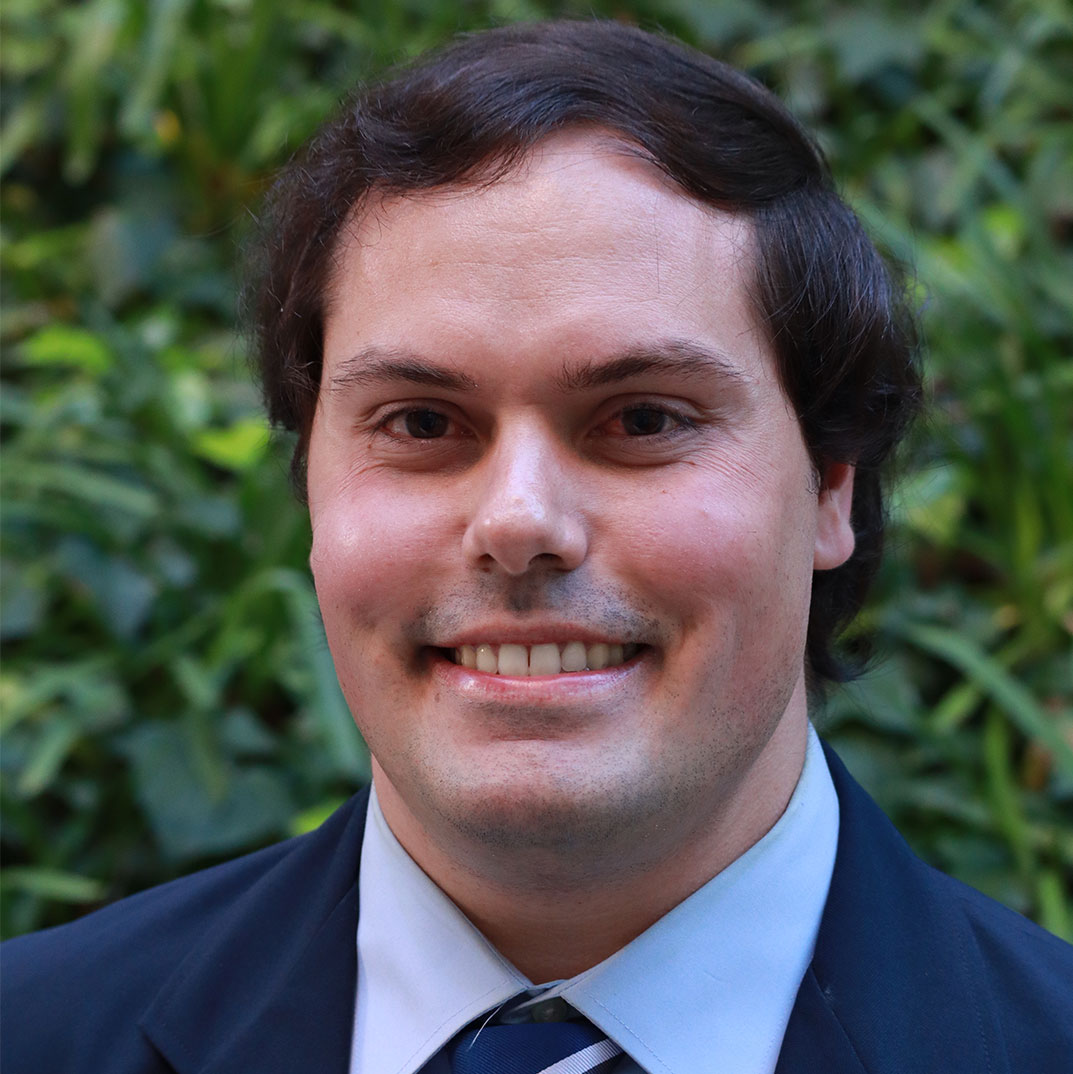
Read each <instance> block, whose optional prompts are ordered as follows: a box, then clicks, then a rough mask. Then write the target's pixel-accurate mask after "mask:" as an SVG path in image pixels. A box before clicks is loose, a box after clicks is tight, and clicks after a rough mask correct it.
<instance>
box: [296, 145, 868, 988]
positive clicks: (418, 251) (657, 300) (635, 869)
mask: <svg viewBox="0 0 1073 1074" xmlns="http://www.w3.org/2000/svg"><path fill="white" fill-rule="evenodd" d="M751 243H752V235H751V232H750V229H749V227H748V224H747V223H746V222H745V221H744V220H742V219H741V218H738V217H735V216H732V215H729V214H725V213H720V212H717V211H715V210H713V209H711V208H709V207H706V206H703V205H700V204H699V203H697V202H695V201H693V200H692V199H690V198H688V197H687V196H685V195H683V194H682V193H681V192H680V191H679V190H678V189H677V188H676V187H674V186H672V185H671V184H670V183H669V182H668V181H667V180H666V179H665V178H664V177H663V176H662V175H661V174H660V173H659V172H658V171H657V170H656V169H655V168H654V167H653V166H652V165H651V164H649V163H647V162H646V161H644V160H643V159H641V158H640V156H639V155H638V154H636V153H634V152H632V151H631V150H630V149H629V148H628V147H626V146H623V145H622V144H621V143H618V142H616V141H615V140H614V139H613V138H611V137H609V136H604V135H602V134H601V133H600V132H594V131H573V132H569V133H566V134H562V135H557V136H556V137H554V138H552V139H549V140H547V141H546V142H544V143H542V144H541V145H540V146H539V147H538V148H537V150H535V151H534V152H533V153H532V154H530V156H529V157H528V158H527V160H526V161H525V162H524V163H523V165H522V166H521V167H520V168H519V169H518V170H517V171H515V172H514V173H512V174H511V175H510V176H508V177H506V178H504V179H502V180H500V181H498V182H496V183H494V184H492V185H490V186H487V187H483V188H482V187H469V188H464V189H449V190H440V191H436V192H431V193H422V194H420V195H416V196H407V197H396V198H390V199H382V200H380V201H378V202H376V203H375V204H372V205H370V206H367V207H365V208H364V209H363V211H362V212H361V213H359V214H356V216H355V219H354V220H353V222H352V224H351V226H350V228H349V229H348V231H347V233H346V235H345V236H344V237H343V239H342V241H341V244H340V248H339V250H338V254H337V270H336V273H335V276H334V279H333V281H332V286H331V291H330V301H329V306H328V311H327V316H326V322H325V344H324V371H323V377H322V382H321V392H320V397H319V400H318V405H317V409H316V413H315V417H314V422H313V427H312V431H311V438H310V451H309V471H308V489H309V506H310V515H311V520H312V528H313V547H312V555H311V564H312V568H313V574H314V578H315V581H316V587H317V593H318V597H319V599H320V604H321V608H322V611H323V616H324V623H325V628H326V630H327V636H328V642H329V645H330V647H331V651H332V655H333V658H334V660H335V665H336V669H337V671H338V674H339V679H340V682H341V684H342V687H343V691H344V693H345V695H346V697H347V700H348V702H349V704H350V707H351V710H352V711H353V713H354V717H355V720H356V721H357V724H358V726H359V727H360V728H361V731H362V733H363V734H364V736H365V739H366V741H367V742H368V744H369V746H370V749H371V751H372V753H373V756H374V765H373V768H374V779H375V783H376V787H377V793H378V795H379V797H380V801H381V804H382V807H383V810H384V813H385V816H386V818H387V820H388V823H389V824H390V826H391V828H392V830H393V831H394V833H395V835H396V836H397V837H398V839H399V840H400V842H401V843H402V845H403V846H404V847H405V848H406V850H407V851H408V852H409V853H410V855H411V856H412V857H413V858H414V859H415V861H417V863H418V864H419V865H420V866H421V867H422V868H423V869H424V870H425V872H426V873H428V875H429V876H430V877H432V879H433V880H435V881H436V882H437V883H438V884H439V885H440V886H441V887H442V888H443V889H444V891H446V892H447V894H448V895H450V896H451V897H452V898H453V899H454V900H455V902H456V903H457V904H458V905H459V906H460V907H461V908H462V909H463V910H464V911H465V912H466V913H467V914H468V915H469V917H470V918H471V920H473V921H474V923H475V924H477V926H478V927H479V928H481V929H482V931H483V932H484V933H485V935H486V936H488V938H489V939H490V941H491V942H492V943H493V944H495V946H496V947H497V948H498V949H499V950H500V951H501V952H502V953H503V954H504V955H505V956H506V957H508V958H510V959H511V960H512V961H513V962H514V963H515V965H517V966H518V967H519V968H520V969H521V970H522V971H523V972H525V973H526V974H527V975H528V976H529V977H530V978H532V979H533V980H535V981H540V980H550V979H555V978H558V977H565V976H570V975H572V974H574V973H577V972H579V971H580V970H582V969H584V968H587V967H588V966H591V965H593V964H595V963H596V962H598V961H600V960H601V959H603V958H605V957H607V956H608V955H609V954H611V953H612V952H613V951H615V950H616V949H618V948H619V947H621V946H622V945H623V944H625V943H627V942H628V941H629V940H630V939H632V938H633V937H634V936H636V935H637V934H639V933H640V932H641V931H643V930H644V929H645V928H647V927H648V926H649V925H650V924H652V922H654V921H655V920H657V919H658V918H659V917H660V916H662V914H664V913H666V912H667V911H668V910H669V909H671V908H672V907H673V906H675V905H676V904H677V903H678V902H680V901H681V900H682V899H684V898H686V897H687V896H688V895H689V894H691V893H692V892H693V891H695V890H696V889H697V888H698V887H700V886H701V885H702V884H704V883H705V882H706V881H707V880H708V879H710V878H711V877H712V876H714V875H715V874H716V873H718V872H719V871H720V870H721V869H722V868H724V867H725V866H726V865H727V864H729V862H731V861H733V860H734V859H735V858H737V857H738V856H739V855H740V854H742V853H744V851H745V850H747V849H748V848H749V847H750V846H751V845H752V844H753V843H755V842H756V841H757V840H758V839H759V838H760V837H761V836H763V834H764V833H765V832H766V831H767V830H768V829H769V828H770V827H771V826H772V825H773V824H774V822H775V821H776V820H777V819H778V817H779V816H780V814H781V813H782V811H783V809H784V808H785V806H786V803H787V801H788V800H789V797H790V795H791V794H792V792H793V788H794V786H795V784H796V782H797V779H798V776H799V774H800V771H801V766H802V763H803V759H804V750H805V741H806V728H807V710H806V696H805V683H804V655H803V654H804V647H805V629H806V625H807V621H808V607H809V597H810V586H811V578H812V572H813V570H814V569H818V570H825V569H830V568H833V567H835V566H838V565H839V564H841V563H842V562H844V561H845V560H846V559H847V558H848V556H849V555H850V553H851V551H852V547H853V536H852V530H851V528H850V524H849V509H850V499H851V492H852V478H853V474H852V468H851V467H849V466H846V465H832V466H830V467H828V469H827V471H826V472H825V473H824V474H822V475H818V474H816V473H815V472H814V469H813V467H812V465H811V464H810V461H809V457H808V454H807V451H806V449H805V445H804V443H803V441H802V437H801V432H800V429H799V426H798V423H797V420H796V418H795V416H794V414H793V412H792V410H791V409H790V407H789V405H788V403H787V400H786V397H785V395H784V393H783V391H782V389H781V387H780V384H779V382H778V379H777V376H776V373H775V367H774V362H773V359H772V355H771V350H770V346H769V344H768V342H767V340H766V339H765V337H764V334H763V332H762V331H761V329H760V327H759V325H758V323H757V321H756V318H755V316H754V314H753V311H752V307H751V305H750V302H749V299H748V295H747V287H748V283H749V279H750V273H751V270H752V259H751ZM616 363H617V364H616ZM415 432H416V433H417V434H418V435H415ZM575 639H579V640H582V641H586V642H589V643H592V642H597V641H619V642H632V643H636V644H640V645H642V649H641V651H640V652H639V654H638V655H637V656H636V657H635V658H634V659H633V660H631V661H629V662H628V663H627V664H625V665H623V666H621V667H618V668H613V669H607V670H605V671H597V672H582V673H577V674H571V675H559V676H554V677H543V678H528V679H526V678H514V677H504V676H494V675H488V674H484V673H479V672H476V671H469V670H467V669H465V668H462V667H460V666H458V665H456V664H454V663H452V662H451V661H450V660H448V659H447V658H445V656H444V655H443V650H449V649H451V648H452V647H455V646H459V645H462V644H466V643H469V644H476V643H479V642H482V641H483V642H494V643H502V642H515V643H520V644H536V643H540V642H547V641H557V642H561V643H565V642H567V641H570V640H575ZM564 901H565V902H568V904H569V906H570V913H569V915H566V914H563V913H562V906H563V905H564ZM564 919H566V920H564Z"/></svg>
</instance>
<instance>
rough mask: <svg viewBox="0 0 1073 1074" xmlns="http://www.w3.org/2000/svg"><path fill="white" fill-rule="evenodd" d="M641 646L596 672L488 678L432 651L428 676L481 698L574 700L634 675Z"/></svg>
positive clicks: (647, 651)
mask: <svg viewBox="0 0 1073 1074" xmlns="http://www.w3.org/2000/svg"><path fill="white" fill-rule="evenodd" d="M651 651H652V650H651V649H649V648H647V647H645V648H642V649H641V651H640V652H638V653H636V654H635V655H634V656H633V657H631V658H630V659H629V660H627V661H626V662H625V663H624V664H616V665H615V666H614V667H610V668H601V669H600V670H599V671H569V672H564V673H562V674H560V675H536V676H528V675H525V676H522V675H490V674H489V673H488V672H486V671H476V670H475V669H472V668H467V667H463V666H462V665H461V664H456V663H454V662H453V661H451V660H448V659H447V657H445V656H444V655H443V654H442V653H441V652H440V651H439V650H438V649H436V650H432V674H433V676H434V678H435V679H436V680H438V681H439V682H440V683H442V684H443V685H445V686H448V687H450V688H452V689H454V690H456V691H459V692H461V693H465V694H469V695H470V696H474V697H476V696H478V695H479V696H481V697H482V698H488V697H497V698H501V699H502V700H504V701H506V700H508V699H510V698H515V699H528V700H530V701H535V700H537V699H538V698H542V697H546V698H548V699H549V700H553V699H557V698H564V697H576V698H579V697H581V696H583V695H585V694H590V693H594V692H599V691H604V690H609V689H614V688H616V687H618V686H620V685H621V684H622V683H623V682H624V681H625V680H627V679H629V678H631V677H632V676H634V675H636V674H637V673H638V671H639V670H640V668H641V665H642V664H643V662H644V660H645V657H646V656H647V655H648V654H650V653H651Z"/></svg>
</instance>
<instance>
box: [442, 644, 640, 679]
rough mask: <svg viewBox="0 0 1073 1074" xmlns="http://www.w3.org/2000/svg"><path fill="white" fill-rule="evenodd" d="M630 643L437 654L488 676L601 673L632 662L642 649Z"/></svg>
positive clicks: (483, 647) (490, 647)
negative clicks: (606, 669)
mask: <svg viewBox="0 0 1073 1074" xmlns="http://www.w3.org/2000/svg"><path fill="white" fill-rule="evenodd" d="M642 648H643V647H642V646H641V645H635V644H633V643H632V642H631V643H626V644H621V645H619V644H610V643H608V644H605V643H603V642H598V643H596V644H594V645H586V644H585V643H584V642H582V641H569V642H566V643H564V644H562V645H559V644H557V643H555V642H546V643H543V644H540V645H512V644H504V645H496V644H495V643H492V642H486V643H482V644H480V645H462V646H459V647H458V648H456V649H441V650H440V652H441V653H443V655H444V656H445V657H446V658H447V659H448V660H450V661H451V663H453V664H458V665H459V666H461V667H464V668H469V669H470V670H471V671H481V672H484V673H485V674H487V675H512V676H515V677H524V676H537V675H562V674H573V673H576V672H579V671H603V670H604V669H605V668H614V667H619V666H620V665H622V664H625V663H626V662H627V661H629V660H632V659H633V658H634V657H635V656H636V655H637V654H638V653H639V652H640V651H641V649H642Z"/></svg>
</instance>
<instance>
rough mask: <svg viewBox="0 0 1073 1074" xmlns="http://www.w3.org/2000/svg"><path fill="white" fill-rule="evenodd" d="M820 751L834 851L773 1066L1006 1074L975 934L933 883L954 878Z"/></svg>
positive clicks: (783, 1069)
mask: <svg viewBox="0 0 1073 1074" xmlns="http://www.w3.org/2000/svg"><path fill="white" fill-rule="evenodd" d="M825 750H826V753H827V761H828V764H829V766H830V769H831V776H832V779H833V780H834V783H835V789H836V791H837V792H838V799H839V810H840V818H839V837H838V854H837V857H836V860H835V869H834V874H833V876H832V878H831V889H830V892H829V894H828V898H827V905H826V907H825V909H824V914H823V919H822V922H821V924H820V932H819V936H818V938H817V943H816V952H815V955H814V957H813V961H812V965H811V967H810V968H809V972H808V973H807V974H806V976H805V980H804V981H803V983H802V985H801V989H800V991H799V992H798V996H797V1000H796V1002H795V1005H794V1009H793V1012H792V1014H791V1017H790V1023H789V1026H788V1027H787V1032H786V1037H785V1039H784V1043H783V1049H782V1053H781V1055H780V1058H779V1065H778V1068H777V1074H797V1072H802V1074H804V1072H806V1071H817V1070H822V1071H824V1072H825V1074H862V1072H865V1071H867V1074H934V1072H935V1071H943V1072H944V1074H962V1072H964V1074H980V1072H983V1071H988V1072H991V1074H1000V1072H1006V1074H1008V1067H1007V1064H1006V1060H1005V1055H1004V1049H1003V1047H1002V1042H1001V1040H998V1039H996V1037H995V1034H996V1029H995V1021H994V1018H993V1017H992V1015H991V1011H990V1006H989V1005H990V999H989V995H988V992H987V985H986V974H985V972H984V968H983V965H982V962H981V960H980V956H979V952H978V951H977V949H976V945H975V942H974V940H973V937H972V934H971V930H970V928H969V925H968V923H967V921H966V919H965V916H964V914H963V913H962V912H961V911H960V907H959V903H958V901H957V899H956V898H955V897H953V896H952V895H951V893H950V891H949V890H940V885H949V884H950V883H951V882H950V881H949V880H948V879H947V878H945V877H942V876H941V875H940V874H937V873H935V872H934V871H933V870H931V869H929V867H928V866H926V865H925V864H924V863H923V862H921V861H920V860H919V859H918V858H917V857H916V856H915V855H914V854H913V853H912V851H911V850H910V849H909V847H908V846H907V845H906V844H905V842H904V841H903V840H902V838H901V836H899V835H898V833H897V832H896V831H895V830H894V828H893V826H892V825H891V823H890V821H889V820H887V818H886V817H885V816H884V815H883V813H882V812H881V811H880V809H879V807H878V806H877V805H876V804H875V803H874V802H873V801H872V800H871V799H870V798H869V797H868V795H867V794H865V792H864V791H863V790H862V789H861V788H860V786H858V784H857V783H856V782H855V781H854V780H853V778H852V777H851V776H850V775H849V773H848V772H847V771H846V769H845V767H844V766H843V765H842V763H841V761H839V759H838V758H837V757H836V756H835V754H834V753H833V752H832V751H831V750H829V749H827V747H825Z"/></svg>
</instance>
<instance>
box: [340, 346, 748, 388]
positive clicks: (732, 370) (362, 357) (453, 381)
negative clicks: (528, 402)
mask: <svg viewBox="0 0 1073 1074" xmlns="http://www.w3.org/2000/svg"><path fill="white" fill-rule="evenodd" d="M651 374H658V375H662V376H672V377H676V378H678V379H687V380H690V379H701V378H704V379H707V378H710V377H713V376H714V377H719V378H724V379H727V380H745V379H747V378H746V376H745V374H744V373H743V372H742V371H741V370H740V369H739V368H738V367H737V366H736V365H735V364H734V363H733V362H732V361H731V360H730V359H728V358H727V357H725V356H724V355H722V354H719V353H718V352H716V351H713V350H710V349H709V348H707V347H703V346H701V345H700V344H697V343H693V342H690V341H689V340H680V339H670V340H661V341H658V342H655V343H650V344H645V345H643V346H638V347H631V348H630V349H629V350H627V351H625V352H624V353H623V354H619V355H617V356H616V357H614V358H610V359H600V358H592V359H589V360H588V361H584V362H576V363H571V364H566V365H564V366H563V369H562V372H560V373H559V375H558V376H557V377H556V381H555V382H556V386H557V387H558V388H559V390H560V391H563V392H579V391H587V390H591V389H593V388H601V387H605V386H607V385H610V384H618V383H620V382H622V381H625V380H630V379H632V378H634V377H640V376H645V375H651ZM395 381H401V382H404V383H407V384H418V385H422V386H424V387H430V388H440V389H443V390H446V391H453V392H472V391H476V390H477V388H478V387H479V385H478V383H477V381H476V380H474V379H473V377H471V376H469V375H468V374H466V373H462V372H460V371H458V370H456V369H448V368H446V367H444V366H442V365H438V364H436V363H435V362H430V361H428V360H427V359H425V358H422V357H421V356H420V355H418V354H415V353H413V352H411V351H406V350H395V349H390V348H385V347H380V346H375V345H373V346H369V347H365V348H363V349H362V350H360V351H358V352H357V353H356V354H354V355H352V356H351V357H350V358H347V359H346V360H345V361H344V362H343V363H342V367H341V368H340V370H339V371H338V372H337V373H336V374H335V375H334V376H333V377H332V378H331V383H330V388H331V390H332V391H343V390H345V389H347V388H352V387H363V386H367V385H370V384H386V383H391V382H395Z"/></svg>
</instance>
